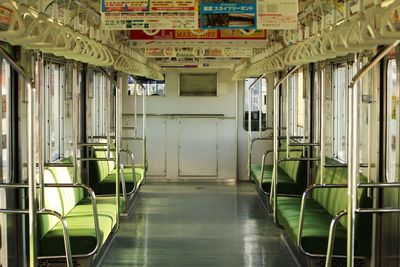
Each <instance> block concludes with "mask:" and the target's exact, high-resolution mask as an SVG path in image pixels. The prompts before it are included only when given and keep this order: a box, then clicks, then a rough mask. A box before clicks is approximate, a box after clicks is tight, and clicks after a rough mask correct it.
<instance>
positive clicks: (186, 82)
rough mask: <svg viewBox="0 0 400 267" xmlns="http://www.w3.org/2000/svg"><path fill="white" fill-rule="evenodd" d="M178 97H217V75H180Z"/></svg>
mask: <svg viewBox="0 0 400 267" xmlns="http://www.w3.org/2000/svg"><path fill="white" fill-rule="evenodd" d="M179 95H180V96H217V74H215V73H211V74H191V73H181V75H180V83H179Z"/></svg>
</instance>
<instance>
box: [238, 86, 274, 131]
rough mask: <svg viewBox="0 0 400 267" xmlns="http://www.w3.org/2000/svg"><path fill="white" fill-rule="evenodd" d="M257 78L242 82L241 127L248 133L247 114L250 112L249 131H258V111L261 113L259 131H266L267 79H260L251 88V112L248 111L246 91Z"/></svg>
mask: <svg viewBox="0 0 400 267" xmlns="http://www.w3.org/2000/svg"><path fill="white" fill-rule="evenodd" d="M256 80H257V78H249V79H246V80H245V81H244V119H243V127H244V130H245V131H248V129H249V124H248V118H249V115H248V114H249V112H251V131H259V130H260V111H261V131H265V130H266V129H267V99H268V98H267V97H268V95H267V79H265V78H263V79H260V80H259V81H258V82H257V83H256V84H255V85H254V86H253V87H252V90H251V92H252V94H251V111H249V100H248V90H249V87H250V85H251V84H253V83H254V82H255V81H256Z"/></svg>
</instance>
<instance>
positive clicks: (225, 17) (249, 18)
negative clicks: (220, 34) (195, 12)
mask: <svg viewBox="0 0 400 267" xmlns="http://www.w3.org/2000/svg"><path fill="white" fill-rule="evenodd" d="M256 14H257V3H256V0H230V1H229V0H227V1H224V2H221V1H219V0H200V28H202V29H255V28H256V25H257V16H256Z"/></svg>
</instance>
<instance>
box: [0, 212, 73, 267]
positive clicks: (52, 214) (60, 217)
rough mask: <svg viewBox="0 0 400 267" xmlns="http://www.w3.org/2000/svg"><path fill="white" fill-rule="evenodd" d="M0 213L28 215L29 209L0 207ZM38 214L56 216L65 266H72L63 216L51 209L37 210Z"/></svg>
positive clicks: (69, 245)
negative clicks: (62, 243)
mask: <svg viewBox="0 0 400 267" xmlns="http://www.w3.org/2000/svg"><path fill="white" fill-rule="evenodd" d="M0 213H3V214H10V215H12V214H13V215H28V214H29V210H27V209H0ZM37 213H38V214H47V215H51V216H54V217H56V218H57V219H58V220H59V221H60V222H61V226H62V230H63V239H64V249H65V256H63V258H66V261H67V266H68V267H73V266H74V264H73V261H72V252H71V242H70V239H69V232H68V226H67V222H66V220H65V218H64V217H63V216H62V215H61V214H60V213H58V212H56V211H53V210H46V209H43V210H38V211H37ZM42 258H43V256H42V257H38V259H42Z"/></svg>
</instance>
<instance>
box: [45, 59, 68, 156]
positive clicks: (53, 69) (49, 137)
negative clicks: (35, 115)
mask: <svg viewBox="0 0 400 267" xmlns="http://www.w3.org/2000/svg"><path fill="white" fill-rule="evenodd" d="M44 75H45V76H44V77H45V78H44V86H45V121H46V123H45V132H46V161H47V162H51V161H56V160H58V159H60V158H63V157H64V86H65V72H64V65H61V64H56V63H52V62H46V63H45V70H44Z"/></svg>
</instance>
